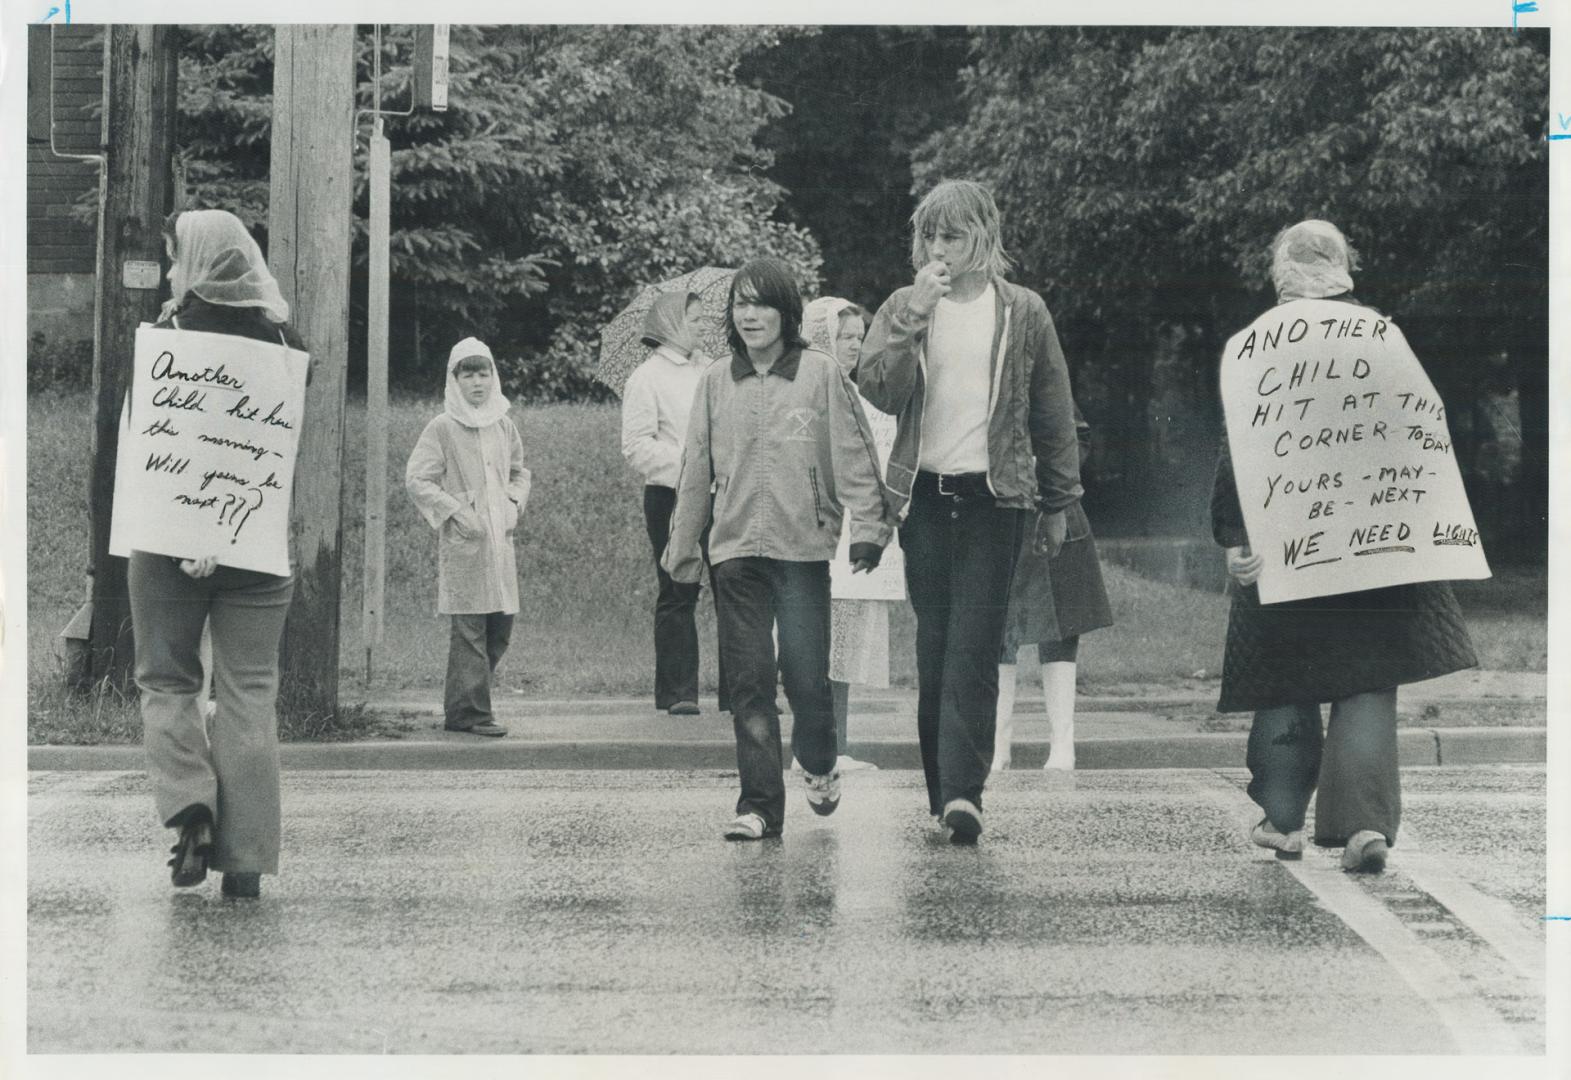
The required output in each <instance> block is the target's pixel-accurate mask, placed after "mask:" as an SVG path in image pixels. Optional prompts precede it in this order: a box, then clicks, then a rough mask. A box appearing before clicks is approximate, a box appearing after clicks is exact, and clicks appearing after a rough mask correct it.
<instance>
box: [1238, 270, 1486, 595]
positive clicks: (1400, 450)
mask: <svg viewBox="0 0 1571 1080" xmlns="http://www.w3.org/2000/svg"><path fill="white" fill-rule="evenodd" d="M1221 383H1222V410H1223V413H1224V415H1225V417H1226V420H1227V438H1228V444H1229V446H1230V447H1231V449H1232V456H1233V471H1234V474H1235V476H1236V478H1237V483H1238V497H1239V501H1240V503H1241V504H1242V507H1243V511H1244V524H1245V527H1246V528H1247V529H1248V531H1249V539H1250V546H1251V547H1252V548H1253V550H1254V551H1255V552H1257V553H1259V554H1260V555H1263V556H1264V557H1265V567H1264V569H1263V570H1262V572H1261V575H1260V600H1261V603H1266V604H1272V603H1279V602H1281V601H1284V600H1299V599H1305V598H1308V597H1314V596H1330V595H1333V594H1335V593H1343V592H1355V591H1358V590H1362V589H1374V588H1380V587H1383V586H1387V585H1401V584H1405V583H1408V582H1415V581H1440V580H1449V579H1459V578H1485V577H1488V576H1489V565H1488V563H1487V562H1486V561H1485V559H1484V550H1483V547H1482V546H1481V545H1480V544H1479V540H1478V528H1477V525H1476V524H1475V523H1474V520H1473V511H1472V508H1471V507H1470V506H1469V505H1468V501H1467V492H1466V491H1465V490H1464V488H1463V486H1462V474H1461V470H1460V469H1459V468H1458V467H1457V462H1456V456H1455V454H1454V453H1453V452H1452V447H1451V433H1450V429H1449V428H1448V427H1447V425H1446V415H1445V406H1444V405H1443V404H1442V403H1441V401H1440V396H1439V395H1438V394H1437V393H1435V388H1434V385H1433V384H1432V383H1430V381H1429V376H1428V375H1426V374H1425V373H1424V369H1423V366H1422V365H1421V364H1420V363H1419V362H1418V358H1417V357H1416V356H1414V355H1413V351H1412V349H1411V348H1409V347H1408V344H1407V339H1406V338H1404V337H1403V336H1402V331H1401V330H1399V329H1398V328H1397V327H1396V325H1395V324H1394V323H1392V322H1391V321H1390V320H1389V319H1386V318H1384V317H1383V316H1381V315H1380V314H1379V313H1378V312H1376V311H1373V310H1371V309H1369V308H1364V307H1359V306H1358V305H1356V304H1349V303H1345V302H1342V301H1337V300H1293V301H1290V302H1288V303H1285V304H1280V305H1278V306H1277V307H1274V308H1272V309H1271V310H1270V311H1268V312H1266V313H1265V314H1264V315H1262V316H1260V317H1259V318H1258V319H1256V320H1255V321H1254V322H1253V323H1252V324H1250V325H1249V326H1248V327H1247V328H1245V329H1244V330H1242V331H1240V332H1239V333H1237V334H1235V335H1234V336H1233V337H1232V338H1231V339H1230V340H1229V341H1228V343H1227V348H1226V351H1225V352H1224V353H1223V354H1222V376H1221Z"/></svg>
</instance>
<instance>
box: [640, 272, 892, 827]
mask: <svg viewBox="0 0 1571 1080" xmlns="http://www.w3.org/2000/svg"><path fill="white" fill-rule="evenodd" d="M801 324H802V298H801V294H800V293H799V292H798V291H797V288H796V283H795V281H794V280H793V279H792V276H791V272H790V270H789V269H788V268H787V267H786V266H785V265H784V264H783V263H781V262H779V261H778V260H774V259H757V260H754V261H753V262H750V263H748V264H747V265H746V266H744V267H742V269H741V270H739V271H737V274H736V277H735V278H734V279H733V281H732V283H731V295H730V299H729V303H728V306H727V315H726V331H727V339H728V340H729V342H730V345H731V350H732V355H731V358H730V359H729V360H728V361H722V362H720V363H716V364H714V365H712V366H711V367H710V368H709V370H708V371H706V372H705V373H704V376H703V378H702V379H701V380H700V382H699V384H698V391H697V394H696V395H695V396H694V399H693V408H692V413H691V416H690V418H689V422H688V429H687V439H686V444H685V448H684V450H683V454H682V468H681V475H680V478H679V479H678V481H677V494H676V510H675V513H674V514H673V517H672V522H671V539H670V541H669V543H668V544H667V546H666V552H665V556H664V558H663V559H662V564H663V565H664V567H665V569H666V572H667V573H669V574H670V575H671V577H672V578H673V579H675V580H676V581H679V582H696V581H697V580H698V575H699V572H700V570H701V568H702V566H703V560H702V558H701V556H700V550H699V539H700V537H701V536H702V534H703V531H704V528H705V526H708V527H709V560H710V565H711V566H712V567H713V574H714V583H715V594H716V600H717V601H718V602H717V603H716V605H715V610H716V617H717V620H718V623H719V627H718V628H719V638H720V656H721V659H722V662H723V663H724V666H725V670H726V678H727V684H728V690H729V693H730V699H731V716H732V724H733V727H734V728H735V732H736V755H737V768H738V771H739V772H740V773H741V782H742V792H741V797H740V798H739V799H738V800H737V807H736V812H737V817H736V819H735V820H734V821H732V822H731V824H730V825H728V826H727V827H726V829H725V836H726V837H727V839H733V840H757V839H760V838H762V837H765V836H778V835H779V834H780V831H781V827H782V826H783V824H784V818H785V785H784V781H783V775H782V774H783V769H782V761H783V758H782V755H781V747H780V710H779V707H778V705H777V704H776V698H775V690H776V682H775V673H776V670H777V668H776V659H775V643H774V636H773V631H774V628H775V626H776V624H778V626H779V638H780V657H779V665H778V670H779V673H780V677H781V681H782V682H783V683H784V686H785V693H786V698H787V700H788V701H789V702H790V703H791V714H792V717H793V727H792V732H791V744H792V750H793V752H794V754H795V756H796V758H797V760H798V761H800V762H801V763H802V768H803V770H804V772H805V773H806V782H807V799H808V803H809V805H810V806H811V807H812V809H813V810H814V811H815V812H816V813H819V814H830V813H833V812H834V810H835V808H836V807H837V806H838V805H839V801H840V777H839V775H838V773H836V772H835V757H836V749H837V747H836V740H835V726H834V712H833V702H832V698H831V694H830V687H829V561H830V560H831V559H832V558H834V555H835V550H836V548H837V546H838V544H839V540H840V525H841V518H842V516H843V515H844V514H845V513H847V512H849V514H850V516H851V547H850V558H851V562H852V564H853V566H854V567H855V568H857V569H859V570H863V571H865V570H870V569H872V568H873V567H875V566H877V565H878V560H879V557H880V556H881V554H882V553H883V548H884V545H885V544H887V543H888V541H889V536H890V532H891V526H890V524H889V522H888V520H887V519H888V509H887V503H886V498H885V490H884V486H883V483H882V481H881V480H880V479H879V475H878V464H877V457H876V454H875V451H874V449H873V440H872V435H871V433H870V431H869V430H868V426H867V420H866V418H865V417H864V416H863V415H862V411H861V406H860V405H859V404H858V402H857V397H856V389H855V387H853V386H852V384H851V382H850V380H849V379H848V378H847V377H846V376H845V374H844V373H843V372H842V371H841V370H840V368H839V365H837V364H836V362H835V361H834V359H833V358H831V357H829V356H826V355H824V354H823V353H821V352H818V351H817V350H814V349H811V348H807V347H806V343H805V342H803V341H802V339H801ZM711 492H713V496H712V498H711Z"/></svg>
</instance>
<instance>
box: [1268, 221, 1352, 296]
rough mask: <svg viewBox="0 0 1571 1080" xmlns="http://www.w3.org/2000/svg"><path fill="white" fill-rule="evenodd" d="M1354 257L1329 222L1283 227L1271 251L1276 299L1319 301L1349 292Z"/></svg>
mask: <svg viewBox="0 0 1571 1080" xmlns="http://www.w3.org/2000/svg"><path fill="white" fill-rule="evenodd" d="M1354 263H1355V256H1354V254H1353V251H1352V249H1351V248H1350V247H1349V246H1348V243H1347V237H1345V236H1343V235H1342V231H1341V230H1340V229H1338V228H1337V227H1336V226H1335V225H1333V224H1331V223H1330V222H1329V221H1317V220H1310V221H1300V222H1299V223H1298V224H1297V225H1294V226H1293V227H1292V228H1289V229H1284V230H1283V231H1282V234H1281V235H1280V236H1278V237H1277V238H1276V245H1275V247H1274V248H1273V249H1272V251H1271V282H1272V284H1273V285H1275V286H1276V296H1277V299H1278V300H1319V299H1321V298H1322V297H1326V296H1339V295H1341V294H1342V293H1350V292H1352V291H1353V276H1352V271H1353V266H1354Z"/></svg>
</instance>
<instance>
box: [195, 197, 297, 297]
mask: <svg viewBox="0 0 1571 1080" xmlns="http://www.w3.org/2000/svg"><path fill="white" fill-rule="evenodd" d="M169 286H170V291H171V292H172V294H173V296H172V298H171V299H172V306H175V307H178V306H179V304H180V301H181V300H183V299H184V298H185V296H186V294H187V293H191V294H193V295H195V296H199V297H201V298H202V299H203V300H206V301H207V302H208V303H210V304H221V305H223V306H224V307H243V308H261V309H262V312H263V313H264V314H265V315H266V316H267V317H268V318H269V319H270V320H272V321H273V322H275V323H281V322H285V321H287V320H288V318H289V304H288V303H286V302H285V300H284V297H283V294H282V293H280V292H279V291H278V282H277V281H276V280H275V279H274V278H273V275H272V273H271V271H269V270H268V269H267V260H265V259H264V258H262V249H261V248H259V247H257V244H256V241H255V240H253V239H252V238H251V234H250V233H249V232H247V231H246V227H245V225H244V224H242V223H241V221H240V219H239V218H237V217H235V216H234V215H233V214H231V213H230V212H229V211H227V210H187V211H185V212H183V213H182V214H180V215H179V216H178V217H176V218H175V263H174V266H173V267H172V268H171V269H170V271H169Z"/></svg>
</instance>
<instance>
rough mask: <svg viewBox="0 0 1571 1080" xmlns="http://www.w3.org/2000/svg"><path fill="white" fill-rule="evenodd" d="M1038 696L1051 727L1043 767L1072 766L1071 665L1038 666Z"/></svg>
mask: <svg viewBox="0 0 1571 1080" xmlns="http://www.w3.org/2000/svg"><path fill="white" fill-rule="evenodd" d="M1042 699H1043V701H1044V702H1045V703H1046V705H1047V722H1048V726H1049V727H1050V728H1051V729H1052V736H1051V738H1052V749H1051V750H1049V751H1048V755H1047V764H1046V765H1044V766H1042V767H1043V768H1044V769H1073V768H1074V767H1075V664H1074V661H1072V660H1071V661H1062V660H1060V661H1055V662H1053V663H1050V664H1043V665H1042Z"/></svg>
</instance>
